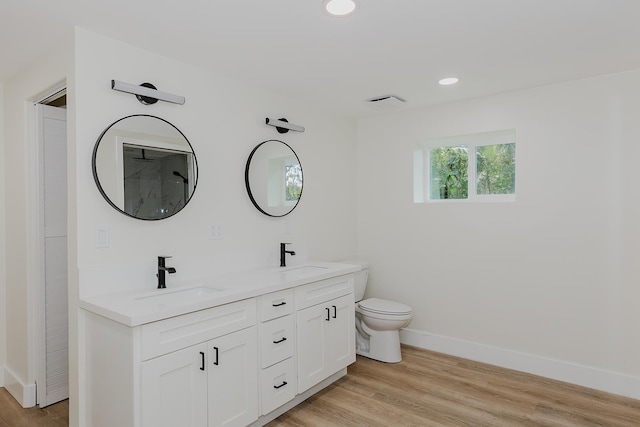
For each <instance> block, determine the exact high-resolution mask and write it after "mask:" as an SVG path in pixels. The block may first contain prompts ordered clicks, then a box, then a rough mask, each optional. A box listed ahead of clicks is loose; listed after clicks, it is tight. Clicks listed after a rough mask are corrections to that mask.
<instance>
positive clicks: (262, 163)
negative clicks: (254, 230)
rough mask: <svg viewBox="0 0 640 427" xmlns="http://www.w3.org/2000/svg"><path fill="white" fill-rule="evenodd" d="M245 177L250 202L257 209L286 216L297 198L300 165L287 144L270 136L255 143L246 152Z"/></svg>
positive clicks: (300, 194)
mask: <svg viewBox="0 0 640 427" xmlns="http://www.w3.org/2000/svg"><path fill="white" fill-rule="evenodd" d="M244 181H245V185H246V186H247V193H248V194H249V198H250V199H251V202H252V203H253V205H254V206H255V207H256V208H257V209H258V210H259V211H260V212H262V213H263V214H265V215H268V216H273V217H281V216H285V215H288V214H289V213H291V211H293V210H294V209H295V208H296V206H298V203H299V202H300V197H301V196H302V188H303V179H302V165H301V164H300V159H299V158H298V155H297V154H296V152H295V151H293V149H292V148H291V147H290V146H288V145H287V144H285V143H284V142H282V141H278V140H276V139H271V140H268V141H264V142H262V143H260V144H258V145H257V146H256V147H255V148H254V149H253V151H252V152H251V154H250V155H249V158H248V159H247V166H246V168H245V172H244Z"/></svg>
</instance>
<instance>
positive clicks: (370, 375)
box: [268, 346, 640, 427]
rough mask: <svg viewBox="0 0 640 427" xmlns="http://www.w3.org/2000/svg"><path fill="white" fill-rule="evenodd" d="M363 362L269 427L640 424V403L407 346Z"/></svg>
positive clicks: (359, 361)
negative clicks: (396, 355)
mask: <svg viewBox="0 0 640 427" xmlns="http://www.w3.org/2000/svg"><path fill="white" fill-rule="evenodd" d="M402 352H403V359H404V360H403V361H402V362H400V363H398V364H384V363H381V362H376V361H373V360H370V359H366V358H363V357H358V360H357V362H356V363H355V364H353V365H352V366H350V367H349V375H347V376H346V377H344V378H342V379H341V380H339V381H337V382H336V383H334V384H332V385H331V386H329V387H328V388H326V389H325V390H323V391H322V392H320V393H318V394H316V395H315V396H312V397H311V398H310V399H308V400H307V401H305V402H303V403H302V404H300V405H298V406H297V407H295V408H293V409H292V410H290V411H289V412H287V413H285V414H283V415H282V416H280V417H279V418H277V419H276V420H274V421H272V422H271V423H270V424H268V426H269V427H285V426H305V427H310V426H323V427H325V426H326V427H329V426H340V427H347V426H563V427H564V426H581V427H582V426H640V401H638V400H634V399H628V398H624V397H620V396H615V395H611V394H607V393H604V392H600V391H596V390H591V389H587V388H583V387H579V386H575V385H571V384H567V383H562V382H559V381H554V380H549V379H546V378H541V377H537V376H535V375H529V374H525V373H521V372H516V371H511V370H507V369H502V368H497V367H494V366H490V365H485V364H482V363H477V362H471V361H468V360H464V359H459V358H456V357H452V356H446V355H443V354H438V353H433V352H430V351H425V350H421V349H416V348H412V347H408V346H403V349H402Z"/></svg>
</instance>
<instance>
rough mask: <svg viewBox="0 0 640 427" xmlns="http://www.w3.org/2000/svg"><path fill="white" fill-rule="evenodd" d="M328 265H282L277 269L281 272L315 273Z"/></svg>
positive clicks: (320, 271) (325, 268)
mask: <svg viewBox="0 0 640 427" xmlns="http://www.w3.org/2000/svg"><path fill="white" fill-rule="evenodd" d="M327 269H328V267H323V266H319V265H301V266H299V267H283V268H282V269H281V270H279V271H280V272H281V273H299V274H315V273H322V271H323V270H327Z"/></svg>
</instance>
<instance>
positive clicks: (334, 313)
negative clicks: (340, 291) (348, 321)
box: [332, 305, 338, 319]
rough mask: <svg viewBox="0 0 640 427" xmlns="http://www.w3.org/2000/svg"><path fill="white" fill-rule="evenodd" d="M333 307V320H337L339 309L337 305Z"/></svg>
mask: <svg viewBox="0 0 640 427" xmlns="http://www.w3.org/2000/svg"><path fill="white" fill-rule="evenodd" d="M332 307H333V318H334V319H335V318H336V316H337V315H338V307H336V306H335V305H333V306H332Z"/></svg>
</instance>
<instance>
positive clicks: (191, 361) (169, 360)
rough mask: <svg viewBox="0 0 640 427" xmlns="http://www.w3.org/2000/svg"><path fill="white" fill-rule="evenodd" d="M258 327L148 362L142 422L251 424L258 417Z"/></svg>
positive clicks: (144, 374) (144, 372) (144, 366)
mask: <svg viewBox="0 0 640 427" xmlns="http://www.w3.org/2000/svg"><path fill="white" fill-rule="evenodd" d="M256 339H257V334H256V327H255V326H252V327H250V328H248V329H243V330H241V331H238V332H234V333H232V334H228V335H225V336H223V337H220V338H218V339H215V340H211V341H209V342H207V343H205V344H199V345H195V346H192V347H189V348H186V349H183V350H179V351H176V352H173V353H170V354H167V355H164V356H160V357H157V358H155V359H152V360H149V361H147V362H143V363H142V425H143V426H149V427H152V426H153V427H159V426H166V427H170V426H194V427H196V426H207V425H208V426H211V427H213V426H239V427H240V426H246V425H248V424H250V423H251V422H253V421H255V420H256V419H257V418H258V405H257V403H258V391H257V389H258V379H257V373H258V372H257V368H256V366H257V356H256V354H257V351H256V349H257V345H256Z"/></svg>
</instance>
